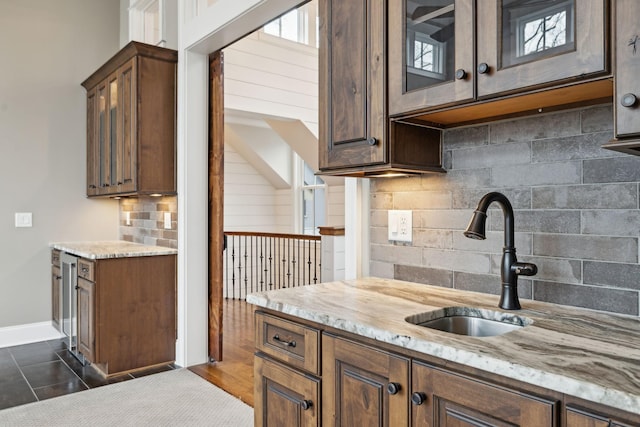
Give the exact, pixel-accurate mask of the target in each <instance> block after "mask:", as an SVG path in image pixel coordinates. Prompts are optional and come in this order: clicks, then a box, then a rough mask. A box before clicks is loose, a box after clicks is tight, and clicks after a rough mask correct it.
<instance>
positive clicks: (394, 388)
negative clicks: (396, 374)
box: [387, 383, 402, 394]
mask: <svg viewBox="0 0 640 427" xmlns="http://www.w3.org/2000/svg"><path fill="white" fill-rule="evenodd" d="M401 388H402V387H400V384H399V383H389V384H387V393H389V394H398V392H399V391H400V389H401Z"/></svg>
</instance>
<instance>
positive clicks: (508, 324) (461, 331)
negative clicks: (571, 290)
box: [405, 307, 533, 337]
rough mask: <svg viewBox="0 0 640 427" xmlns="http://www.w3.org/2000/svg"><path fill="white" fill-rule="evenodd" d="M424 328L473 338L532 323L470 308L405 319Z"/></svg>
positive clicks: (528, 320) (448, 308) (515, 317)
mask: <svg viewBox="0 0 640 427" xmlns="http://www.w3.org/2000/svg"><path fill="white" fill-rule="evenodd" d="M405 320H406V321H407V322H409V323H412V324H414V325H418V326H424V327H425V328H431V329H437V330H439V331H444V332H450V333H453V334H458V335H466V336H472V337H493V336H497V335H502V334H506V333H507V332H511V331H516V330H518V329H520V328H523V327H525V326H527V325H530V324H531V323H533V321H532V320H531V319H528V318H526V317H522V316H515V315H513V314H509V313H502V312H498V311H492V310H484V309H479V308H471V307H447V308H444V309H441V310H436V311H432V312H427V313H421V314H416V315H413V316H409V317H407V318H406V319H405Z"/></svg>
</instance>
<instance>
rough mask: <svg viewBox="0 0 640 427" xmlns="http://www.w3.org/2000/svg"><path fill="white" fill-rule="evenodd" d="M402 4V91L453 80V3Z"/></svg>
mask: <svg viewBox="0 0 640 427" xmlns="http://www.w3.org/2000/svg"><path fill="white" fill-rule="evenodd" d="M404 2H405V8H404V9H405V11H406V14H407V16H406V19H405V28H404V34H405V42H406V47H405V48H406V54H405V57H406V61H405V64H404V69H405V92H410V91H412V90H418V89H423V88H427V87H430V86H433V85H438V84H441V83H443V82H447V81H452V80H453V79H454V67H455V64H454V60H455V19H454V10H455V3H454V0H439V1H438V0H419V1H409V0H404Z"/></svg>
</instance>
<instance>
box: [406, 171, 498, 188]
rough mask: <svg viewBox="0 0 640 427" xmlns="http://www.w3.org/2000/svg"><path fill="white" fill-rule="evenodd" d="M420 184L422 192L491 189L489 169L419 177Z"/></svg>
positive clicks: (448, 172)
mask: <svg viewBox="0 0 640 427" xmlns="http://www.w3.org/2000/svg"><path fill="white" fill-rule="evenodd" d="M421 183H422V189H424V190H452V189H457V188H487V187H491V169H473V170H449V171H447V173H446V174H443V173H438V174H425V175H423V176H422V177H421ZM398 191H407V190H406V189H402V190H398Z"/></svg>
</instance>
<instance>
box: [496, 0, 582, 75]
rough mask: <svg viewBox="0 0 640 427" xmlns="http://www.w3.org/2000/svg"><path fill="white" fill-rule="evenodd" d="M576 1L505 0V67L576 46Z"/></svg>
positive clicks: (503, 46) (503, 3)
mask: <svg viewBox="0 0 640 427" xmlns="http://www.w3.org/2000/svg"><path fill="white" fill-rule="evenodd" d="M575 7H576V6H575V0H504V1H503V2H502V14H501V15H502V58H501V59H502V67H509V66H511V65H516V64H522V63H524V62H528V61H533V60H537V59H540V58H541V57H547V56H551V55H556V54H558V53H563V52H568V51H571V50H574V49H575Z"/></svg>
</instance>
